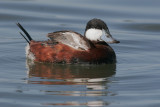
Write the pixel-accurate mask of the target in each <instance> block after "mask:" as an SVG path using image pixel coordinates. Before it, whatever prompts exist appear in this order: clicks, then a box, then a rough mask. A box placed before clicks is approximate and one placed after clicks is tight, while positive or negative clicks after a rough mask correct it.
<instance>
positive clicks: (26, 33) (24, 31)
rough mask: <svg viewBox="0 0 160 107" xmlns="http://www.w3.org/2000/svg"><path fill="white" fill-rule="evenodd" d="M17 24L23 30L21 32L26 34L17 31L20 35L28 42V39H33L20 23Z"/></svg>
mask: <svg viewBox="0 0 160 107" xmlns="http://www.w3.org/2000/svg"><path fill="white" fill-rule="evenodd" d="M17 26H18V27H19V28H20V29H21V30H22V31H23V33H24V34H25V35H26V36H25V35H23V34H22V33H21V32H19V33H20V34H21V35H22V37H23V38H24V39H25V40H26V41H27V42H28V43H29V44H30V41H31V40H33V39H32V37H31V36H30V35H29V33H28V32H27V31H26V30H25V29H24V28H23V27H22V25H21V24H20V23H17ZM26 37H27V38H26Z"/></svg>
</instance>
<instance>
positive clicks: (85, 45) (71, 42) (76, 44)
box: [47, 31, 91, 50]
mask: <svg viewBox="0 0 160 107" xmlns="http://www.w3.org/2000/svg"><path fill="white" fill-rule="evenodd" d="M47 37H49V38H50V39H51V41H53V42H58V43H62V44H65V45H68V46H70V47H72V48H74V49H80V50H88V49H90V48H91V43H90V42H89V41H88V40H87V39H86V38H85V37H83V36H82V35H81V34H79V33H76V32H73V31H58V32H53V33H49V34H48V35H47Z"/></svg>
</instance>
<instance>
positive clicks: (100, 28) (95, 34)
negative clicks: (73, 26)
mask: <svg viewBox="0 0 160 107" xmlns="http://www.w3.org/2000/svg"><path fill="white" fill-rule="evenodd" d="M103 34H105V36H106V37H107V39H106V40H105V41H106V42H107V43H119V41H117V40H116V39H114V38H113V37H112V35H111V34H110V32H109V29H108V27H107V25H106V23H105V22H104V21H103V20H101V19H96V18H94V19H92V20H90V21H89V22H88V23H87V25H86V29H85V33H84V36H85V37H86V38H87V39H89V40H90V41H95V42H98V41H104V40H102V39H101V37H102V35H103Z"/></svg>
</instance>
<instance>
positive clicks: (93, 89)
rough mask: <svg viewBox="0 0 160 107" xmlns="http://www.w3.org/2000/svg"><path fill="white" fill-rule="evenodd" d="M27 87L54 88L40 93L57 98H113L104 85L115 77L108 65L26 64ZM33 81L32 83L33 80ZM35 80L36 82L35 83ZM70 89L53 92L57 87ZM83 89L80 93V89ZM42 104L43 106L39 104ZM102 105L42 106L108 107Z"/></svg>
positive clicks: (98, 102)
mask: <svg viewBox="0 0 160 107" xmlns="http://www.w3.org/2000/svg"><path fill="white" fill-rule="evenodd" d="M27 66H28V77H29V80H28V83H30V84H43V85H49V86H50V85H55V86H56V88H52V89H48V90H47V89H45V90H41V91H42V92H44V93H45V94H47V95H59V96H81V97H82V96H85V97H86V96H88V97H95V96H108V95H110V96H114V95H115V94H114V93H112V92H109V91H107V89H108V86H107V83H111V82H112V81H111V80H109V78H110V77H112V76H113V75H114V74H115V71H116V64H108V65H60V64H58V65H54V64H49V63H34V64H33V63H28V62H27ZM35 77H36V79H35V80H34V78H35ZM37 77H38V79H37ZM60 86H63V87H66V88H65V89H67V87H72V86H74V88H75V89H74V90H64V89H62V90H61V89H60V90H56V89H57V87H60ZM79 86H80V87H85V88H83V89H82V90H81V89H80V87H79ZM43 104H44V103H43ZM108 104H109V103H108V102H106V101H101V100H98V101H97V100H96V101H87V102H79V101H67V102H65V103H64V102H63V103H57V102H55V103H45V105H88V106H92V105H94V106H95V105H97V106H100V105H108Z"/></svg>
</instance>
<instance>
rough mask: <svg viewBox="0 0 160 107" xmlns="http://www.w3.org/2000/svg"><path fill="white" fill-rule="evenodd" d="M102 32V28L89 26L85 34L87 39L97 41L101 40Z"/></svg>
mask: <svg viewBox="0 0 160 107" xmlns="http://www.w3.org/2000/svg"><path fill="white" fill-rule="evenodd" d="M102 34H103V31H102V30H100V29H94V28H91V29H88V30H87V31H86V33H85V36H86V38H87V39H89V40H91V41H97V40H100V41H101V36H102Z"/></svg>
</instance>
